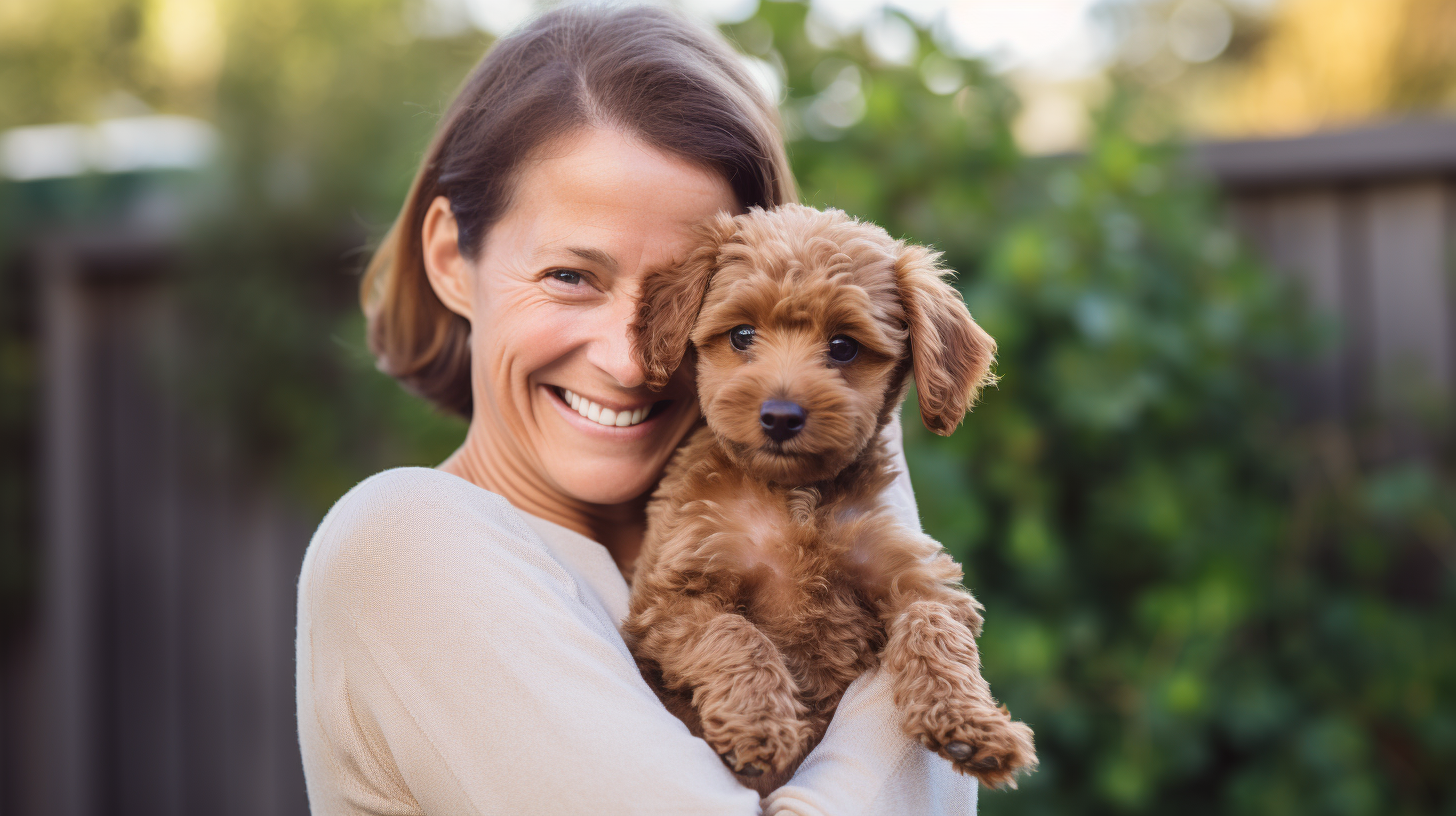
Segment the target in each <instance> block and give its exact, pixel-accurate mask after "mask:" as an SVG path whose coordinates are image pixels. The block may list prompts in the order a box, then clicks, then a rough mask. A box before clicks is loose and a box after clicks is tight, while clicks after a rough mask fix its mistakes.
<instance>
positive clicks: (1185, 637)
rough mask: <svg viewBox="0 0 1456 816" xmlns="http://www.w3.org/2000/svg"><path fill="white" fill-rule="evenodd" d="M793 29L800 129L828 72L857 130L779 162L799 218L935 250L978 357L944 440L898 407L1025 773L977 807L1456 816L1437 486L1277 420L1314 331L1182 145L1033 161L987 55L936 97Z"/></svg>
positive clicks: (1446, 494) (1100, 134) (1334, 438)
mask: <svg viewBox="0 0 1456 816" xmlns="http://www.w3.org/2000/svg"><path fill="white" fill-rule="evenodd" d="M788 8H793V7H785V6H780V5H779V4H766V7H765V13H766V14H765V16H772V15H778V16H779V17H780V19H776V20H774V22H775V23H776V27H775V38H774V44H775V46H776V47H777V52H778V53H779V54H781V55H782V56H783V59H784V61H785V63H786V64H787V74H788V77H789V86H790V88H791V92H790V98H789V100H788V101H787V103H786V110H787V111H789V116H790V118H791V121H792V120H793V118H794V117H796V116H797V117H802V116H804V115H808V114H807V112H808V111H809V110H810V108H811V106H812V105H813V104H815V102H814V100H815V99H817V98H818V96H819V95H820V94H821V93H829V91H826V90H825V89H824V86H823V85H822V84H816V82H815V76H816V74H818V75H819V76H820V77H821V78H822V76H823V74H824V73H825V72H824V71H823V70H822V69H821V68H820V67H819V66H822V65H825V64H830V65H834V66H838V65H840V64H841V62H836V61H842V63H843V64H852V65H858V66H860V72H861V76H862V77H863V78H864V79H863V85H864V87H863V94H864V96H865V100H866V104H865V106H864V118H863V119H862V120H861V121H859V122H858V123H856V124H854V125H853V126H852V127H850V128H848V129H847V130H845V131H844V132H843V133H842V135H841V136H840V137H839V138H837V139H834V140H832V141H818V140H816V139H814V138H809V137H802V138H800V139H798V140H797V141H796V142H795V143H794V145H793V157H794V162H795V165H796V168H797V170H798V172H799V177H800V180H801V182H802V184H803V188H804V192H805V195H806V197H807V198H808V199H809V200H810V201H812V202H813V203H815V204H819V205H829V206H837V207H841V208H843V209H846V210H848V211H849V212H851V213H852V214H855V215H860V216H862V217H865V218H868V219H871V220H874V221H877V222H880V223H882V224H884V225H885V226H886V227H887V228H888V229H890V231H891V232H892V234H896V235H901V236H904V237H906V238H908V239H911V240H914V241H919V242H924V243H929V244H932V245H934V246H936V247H938V248H939V249H941V250H943V251H944V252H945V257H946V263H947V264H948V265H949V266H950V267H952V268H953V269H956V270H958V271H959V273H960V281H961V286H962V288H963V291H964V292H965V294H966V297H967V301H968V303H969V304H970V306H971V311H972V313H973V314H975V315H976V317H977V319H978V320H979V322H980V323H981V324H982V326H983V327H985V328H986V329H987V330H988V331H989V332H990V333H991V334H992V335H993V336H994V337H995V338H996V339H997V341H998V342H999V366H998V371H999V374H1000V376H1001V381H1000V384H999V386H998V387H997V388H995V389H993V390H990V391H988V392H987V394H986V395H985V397H984V399H983V404H982V405H981V406H980V407H978V408H977V409H976V411H975V412H974V413H973V414H972V415H971V416H970V417H969V418H968V420H967V422H966V424H965V425H964V426H963V427H962V429H961V430H960V431H959V432H958V433H956V434H955V435H954V436H952V437H950V438H949V439H939V438H936V437H932V436H931V435H930V434H929V433H928V432H926V431H924V429H923V428H921V427H920V426H919V425H918V423H917V422H916V420H915V412H914V410H913V403H912V407H911V408H907V411H906V433H907V448H908V456H909V461H910V464H911V471H912V477H913V478H914V481H915V486H916V494H917V498H918V499H919V501H920V503H921V507H922V513H923V516H924V519H925V522H926V526H927V528H928V530H929V532H931V533H932V534H934V535H936V536H937V537H938V538H940V539H941V540H942V541H943V542H944V543H945V544H946V546H947V547H949V548H950V549H951V550H952V551H953V552H955V553H956V554H957V555H958V557H959V558H960V559H961V560H962V562H963V563H964V564H965V566H966V570H967V585H968V586H970V587H971V588H972V589H973V590H974V591H975V592H976V594H977V596H978V597H979V598H980V599H981V600H982V601H983V602H984V603H985V604H986V607H987V628H986V633H985V636H984V638H983V647H984V652H985V664H986V673H987V675H988V677H989V678H990V680H991V683H992V687H993V689H995V690H996V691H997V693H998V694H999V695H1000V696H1001V698H1002V699H1003V701H1004V702H1005V703H1007V705H1008V706H1009V707H1010V708H1011V710H1012V712H1013V713H1014V714H1015V715H1016V716H1018V717H1019V718H1022V719H1024V720H1026V721H1027V722H1028V723H1030V724H1031V725H1032V726H1033V728H1034V729H1035V730H1036V732H1037V738H1038V749H1039V752H1040V755H1041V758H1042V763H1043V764H1042V768H1041V769H1040V771H1038V772H1037V773H1036V774H1035V775H1034V776H1032V777H1030V778H1029V779H1027V780H1026V781H1025V782H1024V784H1023V785H1022V787H1021V790H1019V791H1018V792H1015V793H1011V794H988V795H987V796H985V797H984V798H983V800H982V810H983V811H984V812H986V813H1149V814H1162V813H1248V814H1254V813H1269V814H1286V813H1306V812H1307V813H1351V814H1353V813H1372V814H1373V813H1381V814H1391V813H1451V812H1453V808H1456V786H1453V785H1452V783H1451V782H1450V781H1449V778H1450V777H1449V775H1448V774H1447V772H1446V771H1445V770H1444V769H1445V768H1447V767H1449V766H1450V764H1451V763H1452V761H1453V760H1456V702H1453V701H1456V643H1453V640H1452V638H1451V636H1450V621H1452V620H1456V569H1453V568H1456V534H1453V520H1456V489H1453V487H1456V484H1453V479H1452V478H1451V474H1450V473H1449V472H1448V471H1443V470H1441V469H1438V467H1437V466H1436V465H1434V464H1425V465H1415V464H1406V465H1389V466H1385V467H1382V468H1376V467H1373V466H1365V467H1363V468H1362V466H1360V465H1356V464H1352V462H1354V461H1356V460H1357V459H1358V457H1356V456H1354V455H1353V454H1352V453H1351V451H1350V446H1351V444H1352V442H1351V437H1350V436H1349V435H1348V434H1346V433H1344V432H1341V431H1336V430H1333V429H1329V428H1315V427H1303V426H1301V425H1300V424H1299V423H1298V421H1297V420H1296V418H1295V416H1294V414H1293V412H1292V411H1291V409H1290V406H1289V405H1288V404H1287V403H1288V394H1287V393H1286V392H1285V391H1284V390H1282V389H1281V387H1280V385H1279V382H1278V380H1279V376H1278V375H1279V372H1280V371H1281V370H1283V366H1282V365H1281V363H1283V364H1287V363H1288V362H1289V361H1291V360H1298V359H1300V358H1301V357H1302V356H1304V355H1305V354H1306V353H1307V352H1308V351H1309V350H1310V349H1312V348H1313V347H1314V346H1315V344H1316V342H1317V340H1318V337H1317V334H1316V332H1315V330H1314V329H1315V324H1314V321H1313V320H1312V319H1311V317H1310V316H1309V315H1306V314H1304V313H1303V312H1302V311H1301V309H1300V308H1299V306H1298V301H1297V299H1296V298H1295V297H1294V293H1292V292H1289V291H1286V290H1285V288H1284V287H1282V286H1281V285H1280V278H1279V277H1278V276H1276V275H1275V274H1274V273H1272V272H1271V271H1270V270H1268V269H1266V268H1264V267H1262V266H1261V265H1259V264H1258V263H1256V262H1255V261H1254V260H1253V259H1252V258H1251V257H1250V256H1249V255H1248V254H1246V253H1245V252H1244V251H1243V250H1242V249H1241V248H1240V246H1239V244H1238V242H1237V241H1236V240H1235V238H1234V236H1233V235H1232V234H1231V233H1230V232H1229V231H1228V229H1227V228H1226V227H1225V226H1224V225H1223V223H1222V220H1221V217H1220V215H1219V212H1218V209H1217V206H1216V201H1215V200H1214V199H1213V197H1212V195H1211V191H1210V190H1209V189H1207V187H1206V186H1205V185H1204V184H1203V183H1201V182H1198V181H1195V180H1193V179H1191V178H1190V176H1189V174H1188V173H1187V172H1186V170H1185V169H1184V167H1183V166H1181V165H1180V163H1179V156H1178V155H1177V153H1176V151H1175V150H1172V149H1170V148H1169V147H1167V146H1158V145H1153V146H1149V145H1144V144H1140V143H1139V142H1137V141H1136V140H1134V139H1133V138H1131V137H1130V136H1128V135H1127V134H1128V133H1129V132H1137V130H1138V128H1137V127H1136V124H1137V121H1136V120H1137V119H1138V117H1142V116H1145V115H1146V113H1147V112H1146V111H1144V110H1140V109H1139V107H1138V105H1137V104H1136V100H1135V99H1132V98H1128V97H1117V98H1114V100H1113V101H1112V102H1111V103H1110V104H1109V105H1108V106H1107V108H1106V109H1105V110H1104V111H1103V112H1102V114H1101V118H1100V119H1099V121H1098V122H1097V124H1096V128H1095V133H1094V135H1093V137H1092V140H1091V144H1090V145H1089V148H1088V150H1087V152H1086V153H1085V155H1082V156H1077V157H1069V158H1064V159H1058V160H1037V161H1033V160H1028V159H1026V158H1024V157H1022V156H1020V155H1018V154H1017V151H1016V149H1015V147H1014V143H1013V142H1012V141H1011V139H1010V137H1009V127H1008V125H1009V121H1010V117H1011V116H1012V115H1013V114H1014V111H1015V100H1014V98H1013V97H1012V95H1011V94H1010V93H1009V92H1008V91H1007V89H1006V88H1005V87H1003V86H1002V85H1001V84H1000V83H998V82H997V81H996V79H995V78H993V77H989V76H987V75H986V74H985V73H984V71H983V69H982V68H981V67H980V66H978V65H976V64H974V63H969V62H957V66H958V68H959V70H960V72H961V73H962V75H963V76H964V77H966V79H967V82H968V84H967V86H966V87H965V88H963V89H961V90H960V91H958V92H955V93H954V94H952V95H949V96H946V97H939V96H936V95H935V94H932V93H930V92H929V91H928V90H926V88H925V85H924V83H922V81H921V76H920V75H919V73H918V72H917V71H916V70H914V69H912V68H895V67H887V66H880V67H871V66H873V61H872V59H871V58H870V57H869V56H868V55H867V54H866V53H864V52H863V51H862V50H861V49H860V47H859V43H858V42H857V41H851V42H846V43H843V44H842V47H841V48H840V49H837V50H835V51H832V52H828V53H826V52H822V51H819V50H817V49H814V48H813V47H812V46H810V45H809V44H808V43H807V41H806V40H805V39H804V37H803V34H802V27H801V26H800V25H799V20H798V17H797V15H794V14H790V13H788V11H787V9H788ZM922 47H923V51H922V61H921V64H923V60H924V59H926V58H930V59H935V60H940V59H945V57H944V55H940V56H936V57H930V56H929V54H930V53H931V49H932V46H931V44H930V41H929V39H928V38H925V39H923V41H922ZM833 70H834V71H836V72H838V71H841V70H842V68H834V69H833ZM805 130H812V129H809V128H805ZM814 135H818V136H821V137H823V136H832V135H833V134H832V133H830V134H826V133H824V132H822V130H821V131H820V132H818V133H816V134H814Z"/></svg>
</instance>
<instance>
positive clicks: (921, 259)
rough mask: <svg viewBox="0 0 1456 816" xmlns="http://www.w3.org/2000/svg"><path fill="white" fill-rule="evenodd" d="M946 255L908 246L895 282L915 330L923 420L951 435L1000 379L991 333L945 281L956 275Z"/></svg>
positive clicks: (913, 344)
mask: <svg viewBox="0 0 1456 816" xmlns="http://www.w3.org/2000/svg"><path fill="white" fill-rule="evenodd" d="M939 260H940V253H938V252H932V251H931V250H928V249H926V248H925V247H921V246H913V245H912V246H906V247H904V248H903V249H902V250H901V252H900V257H899V258H898V259H896V261H895V283H896V285H897V286H898V287H899V290H900V302H901V304H902V305H903V306H904V308H905V322H906V323H907V324H908V325H909V329H910V354H911V360H912V365H913V367H914V372H915V391H916V393H917V394H918V395H919V397H920V419H921V420H922V421H923V422H924V423H925V427H927V428H929V429H930V430H931V431H933V432H935V433H938V434H940V435H941V436H948V435H949V434H950V433H951V431H954V430H955V429H956V426H957V425H959V424H961V420H962V419H964V418H965V416H966V412H968V411H970V410H971V406H972V405H974V404H975V402H976V397H977V395H979V394H980V391H981V387H982V386H984V385H988V384H990V383H993V382H995V379H996V378H995V376H993V375H992V374H991V364H992V363H993V362H995V360H996V341H995V340H992V339H991V335H989V334H986V332H985V331H984V330H982V329H981V327H980V326H977V325H976V321H974V320H972V319H971V313H970V311H969V310H967V309H966V303H965V301H964V300H962V299H961V295H960V293H959V292H957V291H956V290H955V288H954V287H952V286H951V285H950V284H948V283H946V282H945V279H944V278H945V276H946V275H948V274H949V273H950V271H949V270H947V269H943V268H941V267H940V266H939V264H938V263H937V262H938V261H939Z"/></svg>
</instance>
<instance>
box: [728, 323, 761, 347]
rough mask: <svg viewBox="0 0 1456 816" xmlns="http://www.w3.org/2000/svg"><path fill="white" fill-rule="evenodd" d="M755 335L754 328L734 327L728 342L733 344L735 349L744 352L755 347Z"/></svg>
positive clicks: (729, 332)
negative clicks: (752, 346)
mask: <svg viewBox="0 0 1456 816" xmlns="http://www.w3.org/2000/svg"><path fill="white" fill-rule="evenodd" d="M754 334H756V332H754V330H753V327H752V326H734V327H733V328H731V329H729V330H728V342H730V343H732V344H733V348H736V349H738V350H739V351H743V350H745V349H747V348H748V347H749V346H751V345H753V335H754Z"/></svg>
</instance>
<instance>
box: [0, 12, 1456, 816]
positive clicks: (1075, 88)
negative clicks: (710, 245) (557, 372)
mask: <svg viewBox="0 0 1456 816" xmlns="http://www.w3.org/2000/svg"><path fill="white" fill-rule="evenodd" d="M684 2H685V4H686V5H685V7H684V8H685V11H686V12H687V13H689V14H691V15H693V16H695V17H697V18H699V19H701V20H703V21H704V22H705V24H711V25H717V26H720V27H721V29H722V31H723V32H724V33H725V34H726V35H727V36H728V37H729V38H730V39H731V40H732V41H733V42H734V43H735V44H736V45H737V47H738V48H739V49H740V50H741V51H742V53H743V58H744V59H745V60H746V61H747V63H748V64H749V65H750V66H751V67H752V69H753V71H754V73H755V76H756V77H758V78H759V79H760V80H761V81H762V83H763V85H764V87H765V89H766V90H767V91H768V92H769V93H772V94H774V95H776V96H777V98H778V99H779V100H780V102H781V106H782V111H783V116H784V121H785V125H786V128H787V131H788V135H789V138H790V152H791V155H792V160H793V162H794V166H795V170H796V172H797V174H798V178H799V181H800V184H801V187H802V189H803V191H804V194H805V197H806V199H807V200H808V201H809V202H810V203H813V204H816V205H829V206H835V207H839V208H842V209H845V210H847V211H848V212H850V213H852V214H855V215H858V216H862V217H865V218H868V219H872V220H875V221H878V222H880V223H882V224H884V225H885V226H886V227H887V228H888V229H889V230H890V231H891V233H893V234H895V235H898V236H904V237H907V238H909V239H912V240H915V241H919V242H926V243H931V244H934V245H935V246H936V247H938V248H940V249H942V250H944V252H945V253H946V257H947V259H948V261H949V263H950V264H951V265H952V266H953V267H954V268H955V269H957V270H959V272H960V277H959V282H960V285H961V287H962V289H963V291H964V293H965V295H966V298H967V300H968V302H969V303H970V305H971V310H972V312H973V313H974V314H975V315H976V316H977V318H978V320H979V321H980V322H981V324H982V325H983V326H984V327H985V328H987V329H988V330H989V331H990V332H991V334H992V335H994V336H995V337H996V338H997V340H998V341H999V343H1000V364H999V372H1000V375H1001V384H1000V387H999V388H998V389H995V390H992V391H990V392H988V393H987V394H986V396H985V398H984V400H983V403H982V405H981V406H980V407H978V408H977V409H976V411H975V413H974V414H972V415H971V417H970V418H969V419H968V421H967V422H966V424H965V425H964V426H963V427H962V429H961V430H960V431H959V432H958V433H957V434H955V435H954V436H953V437H951V438H949V439H940V438H935V437H931V436H930V435H929V434H928V433H926V432H925V431H924V430H923V429H922V428H920V427H919V426H918V424H916V423H914V422H913V421H907V423H906V428H907V446H908V449H909V450H908V454H909V460H910V463H911V469H912V476H913V479H914V482H915V486H916V492H917V496H918V497H919V499H920V502H921V506H922V514H923V516H924V520H925V524H926V527H927V529H928V530H929V532H931V533H932V534H934V535H936V536H937V537H939V538H940V539H941V540H942V541H944V542H945V544H946V546H947V547H949V548H950V549H951V550H952V551H953V552H954V553H955V554H956V555H957V557H958V558H960V559H961V560H962V562H963V563H964V564H965V565H966V572H967V578H966V581H967V584H968V586H970V587H971V588H972V589H973V590H974V591H975V593H976V594H977V596H978V597H979V598H980V599H981V600H982V601H983V602H984V603H985V604H986V606H987V609H988V614H987V621H988V622H987V627H986V633H985V636H984V639H983V643H984V652H985V664H986V673H987V675H988V676H989V678H990V680H991V683H992V686H993V687H994V688H995V689H996V690H997V692H998V694H999V695H1000V696H1001V698H1002V699H1003V701H1004V702H1006V703H1007V704H1008V705H1009V706H1010V708H1011V710H1012V712H1013V713H1014V714H1015V715H1016V716H1017V717H1018V718H1020V719H1023V720H1025V721H1027V722H1028V723H1030V724H1031V725H1032V727H1033V728H1034V729H1035V730H1036V734H1037V744H1038V749H1039V753H1040V755H1041V759H1042V766H1041V769H1040V770H1039V771H1038V772H1037V773H1036V774H1035V775H1034V776H1032V777H1031V778H1029V779H1027V780H1026V781H1025V782H1024V783H1023V785H1022V787H1021V790H1019V791H1016V792H1011V793H999V792H998V793H987V794H985V795H983V797H982V800H981V811H982V812H983V813H986V814H1030V813H1048V814H1104V813H1106V814H1114V813H1116V814H1124V813H1129V814H1131V813H1137V814H1142V813H1146V814H1167V813H1187V814H1199V813H1210V814H1211V813H1241V814H1265V813H1267V814H1291V813H1310V814H1326V813H1328V814H1366V813H1368V814H1456V773H1453V772H1452V768H1453V767H1456V635H1453V629H1456V626H1453V624H1456V467H1453V466H1456V446H1453V442H1456V431H1453V422H1452V419H1453V395H1456V271H1453V247H1452V235H1453V226H1456V4H1453V3H1452V2H1450V0H1017V2H997V1H996V0H900V2H896V3H892V4H890V5H888V6H886V5H884V4H882V3H880V2H877V1H876V0H854V2H825V3H822V4H821V3H817V2H816V3H813V4H807V5H806V4H801V3H797V2H778V1H777V0H762V2H758V0H693V1H692V2H687V0H684ZM534 8H535V7H533V5H532V4H531V3H530V2H528V0H247V2H243V1H242V0H0V453H3V460H0V812H4V813H16V814H133V813H135V814H202V813H207V814H231V813H240V814H241V813H277V814H288V813H304V812H306V807H307V805H306V800H305V797H304V790H303V779H302V772H301V767H300V760H299V756H298V748H297V743H296V736H295V735H296V732H295V727H294V703H293V620H294V608H293V604H294V590H295V581H296V577H297V573H298V568H299V565H300V561H301V558H302V554H303V550H304V547H305V546H306V544H307V542H308V538H309V536H310V535H311V532H312V529H313V527H314V525H315V524H316V523H317V522H318V520H319V519H320V518H321V517H322V515H323V513H324V512H325V511H326V510H327V508H328V507H329V506H330V504H331V503H332V502H333V501H334V500H335V499H336V498H338V497H339V496H341V495H342V494H343V493H344V492H345V491H347V490H348V489H349V487H351V486H352V485H353V484H354V483H355V482H357V481H358V480H359V479H361V478H363V477H365V476H367V475H369V474H371V473H374V472H376V471H378V470H381V469H384V468H387V467H392V466H397V465H430V464H434V463H437V462H438V461H440V460H441V459H443V458H444V457H445V456H446V455H447V454H448V453H449V452H450V451H451V450H452V449H453V448H454V446H455V445H456V444H458V442H459V441H460V439H461V438H462V435H463V425H462V423H460V422H458V421H456V420H452V419H449V418H446V417H442V416H440V415H438V414H436V413H433V412H432V411H431V410H430V409H429V408H428V407H427V406H426V405H425V404H424V403H422V402H420V401H418V400H416V399H414V398H413V397H411V396H409V395H407V394H405V393H404V392H402V391H401V390H400V389H399V388H398V387H397V386H396V385H395V384H394V383H393V382H392V381H390V380H389V379H387V378H386V377H384V376H383V375H381V374H378V373H377V372H376V371H375V370H374V369H373V365H372V360H371V358H370V355H369V353H368V351H367V349H366V348H365V344H364V341H363V332H362V330H363V320H362V318H361V316H360V314H359V309H358V307H357V296H356V288H357V282H358V274H359V272H360V269H361V266H362V264H363V262H364V261H365V259H366V258H367V256H368V252H369V247H370V246H371V242H373V241H376V240H378V238H379V237H380V236H381V234H382V232H383V230H384V229H385V228H386V227H387V226H388V224H389V223H390V221H391V219H392V218H393V216H394V214H395V213H396V211H397V209H398V207H399V206H400V204H401V203H402V201H403V197H404V193H405V191H406V188H407V186H408V184H409V181H410V178H411V176H412V173H413V171H414V169H415V166H416V164H417V162H418V161H419V158H420V156H421V154H422V152H423V150H424V147H425V145H426V142H427V141H428V139H429V136H430V133H431V131H432V128H433V127H434V125H435V123H436V121H437V120H438V118H439V116H440V114H441V113H442V111H443V110H444V109H445V106H446V105H447V103H448V100H449V98H450V96H451V94H452V92H453V89H454V88H455V87H456V86H457V84H458V83H459V82H460V81H461V79H462V78H463V77H464V75H465V73H466V72H467V71H468V69H469V68H470V66H471V65H472V64H473V63H474V62H475V61H476V60H477V59H478V58H479V57H480V55H481V53H482V52H483V51H484V49H485V48H486V47H487V46H488V45H489V44H490V42H491V41H492V40H493V38H494V37H496V36H499V34H501V33H503V32H504V31H507V30H509V29H510V28H511V27H512V26H514V25H516V24H517V23H518V22H520V21H521V20H522V19H525V18H526V17H528V16H529V15H530V14H531V13H532V12H533V10H534ZM913 416H914V414H913V412H907V419H909V418H911V417H913Z"/></svg>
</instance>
